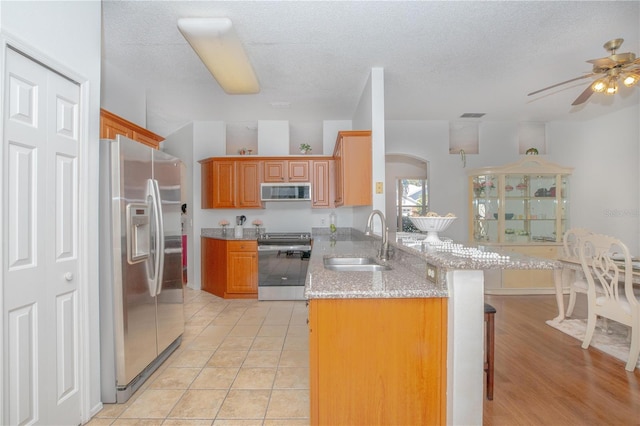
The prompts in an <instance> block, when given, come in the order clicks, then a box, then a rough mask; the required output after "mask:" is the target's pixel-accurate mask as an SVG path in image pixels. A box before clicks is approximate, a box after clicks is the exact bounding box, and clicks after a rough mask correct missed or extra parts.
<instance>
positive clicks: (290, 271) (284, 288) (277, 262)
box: [258, 232, 311, 300]
mask: <svg viewBox="0 0 640 426" xmlns="http://www.w3.org/2000/svg"><path fill="white" fill-rule="evenodd" d="M309 257H311V234H310V233H308V232H297V233H289V232H287V233H266V234H260V235H259V236H258V300H304V282H305V280H306V278H307V267H308V265H309Z"/></svg>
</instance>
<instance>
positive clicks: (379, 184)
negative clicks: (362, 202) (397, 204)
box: [376, 182, 384, 194]
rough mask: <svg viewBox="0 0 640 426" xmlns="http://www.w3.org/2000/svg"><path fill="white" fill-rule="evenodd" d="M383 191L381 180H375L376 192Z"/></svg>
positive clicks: (380, 192)
mask: <svg viewBox="0 0 640 426" xmlns="http://www.w3.org/2000/svg"><path fill="white" fill-rule="evenodd" d="M383 192H384V187H383V186H382V182H376V194H382V193H383Z"/></svg>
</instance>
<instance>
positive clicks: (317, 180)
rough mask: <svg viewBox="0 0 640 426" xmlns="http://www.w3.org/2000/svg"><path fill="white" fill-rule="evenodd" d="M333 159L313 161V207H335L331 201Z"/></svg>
mask: <svg viewBox="0 0 640 426" xmlns="http://www.w3.org/2000/svg"><path fill="white" fill-rule="evenodd" d="M332 165H333V161H331V160H320V161H313V178H312V181H311V182H312V183H311V190H312V192H313V197H312V201H311V207H313V208H330V207H333V203H332V202H331V195H332V191H331V181H330V176H331V169H332Z"/></svg>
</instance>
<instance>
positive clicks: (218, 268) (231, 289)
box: [200, 237, 258, 299]
mask: <svg viewBox="0 0 640 426" xmlns="http://www.w3.org/2000/svg"><path fill="white" fill-rule="evenodd" d="M200 240H201V252H202V289H203V290H205V291H207V292H209V293H212V294H215V295H216V296H219V297H223V298H226V299H255V298H257V297H258V245H257V242H256V241H251V240H222V239H217V238H205V237H202V238H201V239H200Z"/></svg>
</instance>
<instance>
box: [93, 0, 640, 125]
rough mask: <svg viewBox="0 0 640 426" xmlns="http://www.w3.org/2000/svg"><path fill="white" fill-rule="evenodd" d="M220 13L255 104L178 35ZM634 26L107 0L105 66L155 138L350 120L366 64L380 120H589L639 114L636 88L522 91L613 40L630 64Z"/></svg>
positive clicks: (582, 12)
mask: <svg viewBox="0 0 640 426" xmlns="http://www.w3.org/2000/svg"><path fill="white" fill-rule="evenodd" d="M219 16H226V17H229V18H230V19H231V20H232V22H233V25H234V27H235V29H236V32H237V34H238V36H239V37H240V39H241V40H242V41H243V43H244V44H245V47H246V50H247V53H248V56H249V57H250V59H251V61H252V63H253V65H254V68H255V70H256V73H257V75H258V79H259V81H260V84H261V91H260V93H258V94H255V95H227V94H225V93H224V91H222V89H221V88H220V87H219V86H218V84H217V83H216V81H215V80H214V79H213V77H212V76H211V75H210V74H209V72H208V71H207V70H206V68H205V67H204V65H203V64H202V63H201V62H200V60H199V58H198V57H197V56H196V54H195V53H194V52H193V50H192V49H191V47H190V46H189V45H188V44H187V42H186V41H185V40H184V38H183V37H182V35H181V34H180V33H179V31H178V29H177V27H176V22H177V20H178V18H181V17H219ZM639 28H640V3H639V2H636V1H627V2H618V1H606V2H581V1H570V2H552V1H513V2H503V1H500V2H488V1H472V2H437V1H410V2H404V1H401V2H396V1H394V2H391V1H389V2H373V1H355V2H330V1H318V2H308V1H276V2H266V1H259V2H249V1H223V2H218V1H177V2H172V1H112V0H107V1H103V33H104V41H103V59H104V60H105V61H106V62H108V63H109V64H110V65H111V66H113V67H116V68H118V69H120V70H122V71H124V72H126V74H128V75H129V76H130V77H131V78H132V79H133V80H135V81H137V82H139V84H142V85H144V86H145V88H146V91H147V127H149V128H150V129H151V130H152V131H155V132H157V133H159V134H161V135H167V134H169V133H171V132H172V131H174V130H176V129H177V128H179V127H181V126H182V125H184V124H186V123H188V122H190V121H193V120H224V121H227V122H253V121H257V120H259V119H260V120H289V121H290V122H294V123H295V122H298V123H311V122H318V123H321V121H322V120H341V119H350V118H351V117H352V115H353V113H354V111H355V109H356V107H357V103H358V101H359V99H360V95H361V93H362V91H363V89H364V87H365V84H366V81H367V79H368V77H369V74H370V70H371V68H372V67H382V68H384V76H385V115H386V118H387V119H390V120H450V121H457V120H460V118H459V117H460V115H461V114H463V113H465V112H484V113H486V115H485V116H484V118H483V119H482V120H491V121H496V120H515V121H551V120H585V119H590V118H593V117H595V116H598V115H602V114H606V113H609V112H611V111H613V110H615V109H619V108H624V107H626V106H629V105H632V104H637V103H638V101H639V100H638V99H639V96H638V92H640V89H639V88H635V89H627V88H625V87H622V88H621V89H620V93H619V94H618V95H616V96H614V97H609V96H605V95H602V94H596V95H593V96H592V97H591V99H590V100H589V101H588V102H587V103H586V104H584V105H581V106H578V107H571V102H573V100H574V99H575V98H576V97H577V96H578V95H579V94H580V93H581V92H582V90H584V88H585V87H586V85H587V84H588V82H589V81H590V80H583V81H579V82H577V83H570V84H567V85H564V86H562V87H559V88H557V89H552V90H549V91H546V92H544V93H542V94H540V95H537V96H532V97H528V96H527V93H529V92H532V91H534V90H537V89H540V88H542V87H546V86H549V85H551V84H554V83H558V82H560V81H564V80H568V79H570V78H573V77H577V76H580V75H582V74H583V73H587V72H589V71H590V70H591V66H590V64H588V63H586V62H585V61H586V60H588V59H593V58H600V57H603V56H606V55H607V52H606V51H605V50H604V49H603V48H602V45H603V44H604V43H605V42H606V41H608V40H610V39H613V38H624V39H625V42H624V45H623V46H622V49H621V50H620V52H626V51H632V52H636V53H638V52H639V51H640V49H639V46H640V34H639ZM281 102H288V103H290V107H289V108H281V107H280V108H278V107H274V106H273V104H274V103H276V104H277V103H281Z"/></svg>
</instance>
